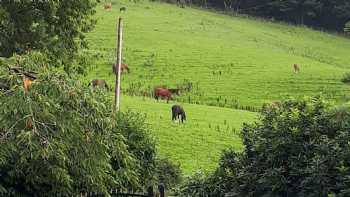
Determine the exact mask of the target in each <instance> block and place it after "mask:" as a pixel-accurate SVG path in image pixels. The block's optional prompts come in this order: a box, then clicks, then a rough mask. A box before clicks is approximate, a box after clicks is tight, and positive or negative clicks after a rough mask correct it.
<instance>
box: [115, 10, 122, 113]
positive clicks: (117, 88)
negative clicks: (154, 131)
mask: <svg viewBox="0 0 350 197" xmlns="http://www.w3.org/2000/svg"><path fill="white" fill-rule="evenodd" d="M122 41H123V20H122V18H121V17H119V22H118V40H117V63H116V64H115V66H118V68H115V69H114V70H115V71H117V73H115V74H116V79H115V82H116V84H115V111H116V112H117V111H119V105H120V77H121V73H120V70H121V69H120V67H121V63H122Z"/></svg>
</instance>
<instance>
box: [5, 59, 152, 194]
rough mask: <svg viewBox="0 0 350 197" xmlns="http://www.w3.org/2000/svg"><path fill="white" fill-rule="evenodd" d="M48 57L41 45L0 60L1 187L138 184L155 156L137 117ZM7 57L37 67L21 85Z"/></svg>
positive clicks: (41, 189) (9, 190) (61, 189)
mask: <svg viewBox="0 0 350 197" xmlns="http://www.w3.org/2000/svg"><path fill="white" fill-rule="evenodd" d="M47 61H48V58H46V57H45V56H44V55H42V54H40V53H30V54H28V55H26V56H22V57H21V56H16V57H14V58H11V59H9V60H8V59H5V60H4V59H2V60H0V64H1V65H0V83H1V87H0V103H1V107H0V194H1V195H10V194H11V195H13V196H73V195H78V194H79V193H80V192H86V191H93V192H102V193H105V194H106V193H107V191H109V189H111V188H120V189H122V188H126V187H127V188H135V189H139V188H141V186H142V183H143V182H144V179H148V178H150V177H149V176H151V175H152V172H151V171H152V170H153V169H154V167H152V166H153V163H155V161H154V158H155V145H154V141H153V140H152V138H151V137H150V136H149V133H148V128H147V127H145V126H144V125H145V124H144V122H143V119H142V117H141V116H140V115H138V114H135V113H119V114H116V113H114V112H113V111H112V107H111V105H112V102H110V100H109V97H106V95H105V94H104V93H103V92H102V91H97V92H92V91H91V90H90V89H88V88H87V87H86V85H84V84H81V83H80V82H79V81H78V80H76V79H74V78H71V77H68V76H67V75H66V74H65V73H62V72H61V71H59V70H57V69H52V68H50V67H49V66H48V64H47ZM7 65H11V66H14V65H17V66H21V67H23V68H24V70H26V71H36V72H37V73H38V74H37V78H36V79H35V81H34V82H33V83H32V85H31V86H30V88H29V89H28V91H25V90H24V88H23V85H22V78H21V77H20V76H19V75H18V74H16V73H13V72H9V70H8V68H7ZM140 117H141V118H140ZM145 157H147V161H145V160H144V158H145ZM145 166H148V168H145ZM151 178H152V177H151Z"/></svg>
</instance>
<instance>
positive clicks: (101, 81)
mask: <svg viewBox="0 0 350 197" xmlns="http://www.w3.org/2000/svg"><path fill="white" fill-rule="evenodd" d="M89 86H92V89H93V90H95V89H96V87H99V88H106V89H107V90H109V87H108V84H107V82H106V81H105V80H104V79H94V80H92V81H91V82H90V83H89Z"/></svg>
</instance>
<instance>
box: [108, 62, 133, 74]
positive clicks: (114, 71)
mask: <svg viewBox="0 0 350 197" xmlns="http://www.w3.org/2000/svg"><path fill="white" fill-rule="evenodd" d="M112 69H113V73H114V74H118V72H117V71H118V65H117V64H113V65H112ZM120 70H121V71H122V73H123V72H125V71H127V72H128V73H130V68H129V66H128V65H127V64H121V65H120Z"/></svg>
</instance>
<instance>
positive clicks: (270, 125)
mask: <svg viewBox="0 0 350 197" xmlns="http://www.w3.org/2000/svg"><path fill="white" fill-rule="evenodd" d="M349 129H350V109H349V107H346V106H340V107H331V106H330V105H329V104H327V103H326V102H324V101H323V100H322V99H320V98H313V99H311V100H300V101H298V100H287V101H284V102H282V103H280V104H277V105H272V106H265V107H264V108H263V111H262V113H261V117H260V121H259V122H257V123H254V124H246V125H244V127H243V129H242V138H243V142H244V146H245V149H244V151H243V152H242V153H235V152H234V151H232V150H231V151H230V150H228V151H225V152H224V153H223V155H222V158H221V161H220V167H219V168H218V169H217V171H216V172H215V173H214V174H212V175H210V176H209V177H207V178H206V179H204V181H203V180H202V181H201V184H200V185H199V186H197V187H189V186H186V187H184V189H183V191H185V192H183V196H190V195H188V194H189V192H188V191H190V192H192V193H195V194H197V195H192V196H225V195H226V196H328V195H333V196H349V195H350V193H349V192H350V191H349V189H348V188H349V187H350V185H349V184H350V180H349V173H350V145H349V141H350V133H349ZM195 183H198V182H195ZM198 191H205V194H206V195H200V192H198ZM202 193H203V192H202Z"/></svg>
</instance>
